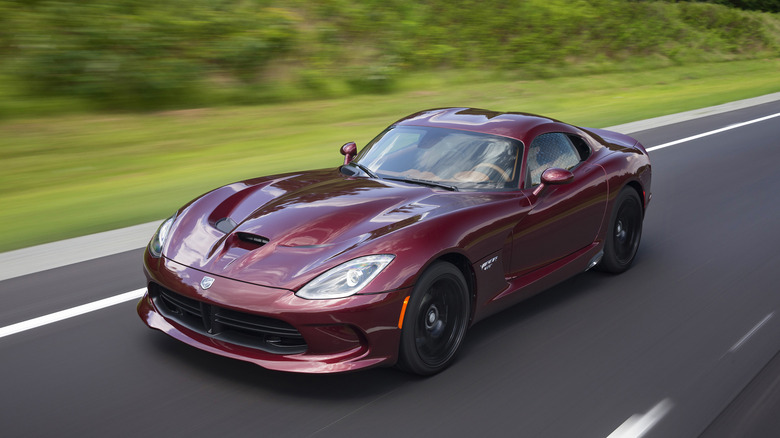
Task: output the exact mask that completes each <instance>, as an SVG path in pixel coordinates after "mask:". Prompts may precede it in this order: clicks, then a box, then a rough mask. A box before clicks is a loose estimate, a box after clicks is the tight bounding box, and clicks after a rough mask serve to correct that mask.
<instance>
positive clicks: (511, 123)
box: [395, 108, 578, 142]
mask: <svg viewBox="0 0 780 438" xmlns="http://www.w3.org/2000/svg"><path fill="white" fill-rule="evenodd" d="M395 124H396V125H400V126H432V127H439V128H450V129H459V130H463V131H473V132H480V133H483V134H493V135H500V136H503V137H509V138H514V139H516V140H520V141H523V142H525V141H526V140H527V137H528V134H529V133H532V131H538V130H537V128H540V127H543V129H542V131H543V132H550V131H562V132H572V133H573V132H576V131H578V130H577V129H576V128H574V127H573V126H571V125H568V124H566V123H563V122H560V121H558V120H555V119H551V118H549V117H544V116H538V115H535V114H527V113H519V112H498V111H490V110H485V109H480V108H436V109H429V110H425V111H420V112H418V113H415V114H412V115H410V116H407V117H404V118H403V119H401V120H399V121H398V122H396V123H395Z"/></svg>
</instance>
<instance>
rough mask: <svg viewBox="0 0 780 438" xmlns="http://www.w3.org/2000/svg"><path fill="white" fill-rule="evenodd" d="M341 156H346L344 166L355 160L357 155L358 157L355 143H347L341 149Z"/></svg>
mask: <svg viewBox="0 0 780 438" xmlns="http://www.w3.org/2000/svg"><path fill="white" fill-rule="evenodd" d="M341 155H344V164H345V165H346V164H349V162H350V161H352V159H353V158H355V155H357V145H356V144H355V142H354V141H351V142H349V143H345V144H344V146H342V147H341Z"/></svg>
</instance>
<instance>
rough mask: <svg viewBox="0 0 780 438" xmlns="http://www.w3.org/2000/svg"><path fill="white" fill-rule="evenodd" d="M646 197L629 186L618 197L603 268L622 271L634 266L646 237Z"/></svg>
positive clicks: (606, 245) (605, 249)
mask: <svg viewBox="0 0 780 438" xmlns="http://www.w3.org/2000/svg"><path fill="white" fill-rule="evenodd" d="M642 220H643V211H642V201H641V199H640V198H639V195H638V194H637V192H636V190H634V189H632V188H630V187H626V188H624V189H623V190H622V191H621V192H620V194H619V195H618V197H617V200H615V206H614V207H613V208H612V214H611V216H610V221H609V229H608V230H607V238H606V242H605V243H604V257H602V259H601V262H600V263H599V265H598V268H599V270H601V271H606V272H611V273H613V274H619V273H621V272H624V271H625V270H627V269H628V268H630V267H631V263H633V262H634V257H635V256H636V252H637V250H638V249H639V240H640V238H641V237H642Z"/></svg>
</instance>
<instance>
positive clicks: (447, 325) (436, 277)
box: [398, 262, 470, 376]
mask: <svg viewBox="0 0 780 438" xmlns="http://www.w3.org/2000/svg"><path fill="white" fill-rule="evenodd" d="M469 302H470V300H469V291H468V287H467V286H466V279H465V278H464V277H463V274H462V273H461V272H460V270H459V269H458V268H456V267H455V266H454V265H452V264H451V263H447V262H436V263H434V264H433V265H431V267H429V268H428V269H426V270H425V272H423V274H422V275H421V276H420V278H419V280H418V281H417V284H416V285H415V286H414V289H413V290H412V295H411V298H410V300H409V304H408V306H407V308H406V314H405V316H404V320H403V331H402V332H401V345H400V348H399V358H398V367H399V368H401V369H403V370H404V371H407V372H410V373H414V374H419V375H423V376H428V375H431V374H436V373H438V372H440V371H442V370H443V369H445V368H447V367H448V366H449V365H450V364H452V362H453V359H454V357H455V353H456V352H457V350H458V347H460V343H461V341H462V340H463V337H464V335H465V334H466V328H467V326H468V322H469V314H470V313H469V312H470V309H469Z"/></svg>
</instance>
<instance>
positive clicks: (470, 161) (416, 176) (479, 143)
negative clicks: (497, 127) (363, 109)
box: [356, 126, 522, 190]
mask: <svg viewBox="0 0 780 438" xmlns="http://www.w3.org/2000/svg"><path fill="white" fill-rule="evenodd" d="M521 150H522V143H520V142H519V141H517V140H513V139H510V138H506V137H500V136H496V135H488V134H480V133H477V132H469V131H459V130H456V129H445V128H431V127H423V126H391V127H390V128H389V129H387V130H386V131H385V132H383V133H382V134H380V135H379V136H378V137H377V138H375V139H374V140H372V141H371V143H369V144H368V145H367V146H366V147H365V148H363V150H362V151H360V154H359V155H358V157H357V158H356V161H357V162H358V163H360V164H361V165H362V166H364V167H366V168H368V169H369V170H371V172H372V173H374V174H376V175H377V176H378V177H380V178H381V177H387V178H403V179H411V180H422V181H432V182H437V183H441V184H446V185H450V186H454V187H457V188H458V189H491V190H495V189H512V188H517V185H518V184H517V173H518V170H519V169H518V167H519V163H520V157H521V156H522V155H521Z"/></svg>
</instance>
